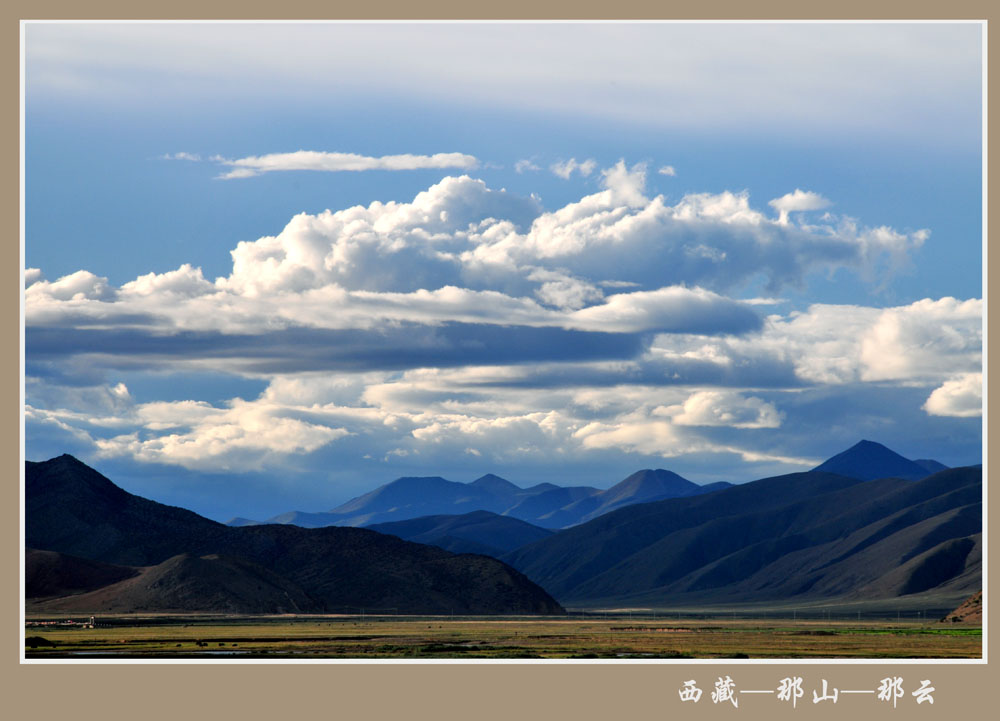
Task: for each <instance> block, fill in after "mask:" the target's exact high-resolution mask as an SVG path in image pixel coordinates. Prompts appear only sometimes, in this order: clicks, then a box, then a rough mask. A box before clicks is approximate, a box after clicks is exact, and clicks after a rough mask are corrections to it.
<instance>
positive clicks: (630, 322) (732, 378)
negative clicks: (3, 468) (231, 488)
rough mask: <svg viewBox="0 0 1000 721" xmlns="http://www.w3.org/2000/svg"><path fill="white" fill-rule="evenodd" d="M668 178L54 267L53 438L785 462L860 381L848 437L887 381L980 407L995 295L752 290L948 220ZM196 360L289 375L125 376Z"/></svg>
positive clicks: (105, 450) (418, 456)
mask: <svg viewBox="0 0 1000 721" xmlns="http://www.w3.org/2000/svg"><path fill="white" fill-rule="evenodd" d="M264 157H266V156H264ZM397 157H414V156H397ZM253 160H254V162H253V163H248V164H247V165H246V166H245V167H246V168H248V169H251V170H254V172H257V171H258V170H260V171H261V172H265V170H261V169H266V167H267V164H266V163H263V162H257V161H260V160H261V159H260V158H257V159H253ZM328 160H330V159H329V158H327V159H326V160H323V162H327V161H328ZM283 162H284V161H281V160H279V161H276V163H277V164H276V165H275V166H274V167H279V166H281V165H282V163H283ZM331 162H333V161H331ZM282 167H287V165H286V166H282ZM579 170H580V168H579V167H576V168H575V169H574V170H573V171H569V172H577V171H579ZM592 170H593V168H592V169H591V171H592ZM645 172H646V171H645V168H644V167H643V166H641V165H637V166H632V167H629V166H627V165H626V164H625V163H624V162H623V161H622V162H619V163H617V164H616V165H614V166H612V167H610V168H606V169H604V170H602V171H601V173H600V175H599V182H600V190H599V191H598V192H596V193H593V194H591V195H587V196H584V197H582V198H580V199H579V200H578V201H575V202H572V203H569V204H567V205H565V206H564V207H561V208H557V209H555V210H545V209H543V208H542V207H541V206H540V205H539V202H538V201H537V200H535V199H534V198H523V197H519V196H516V195H514V194H512V193H509V192H507V191H504V190H493V189H491V188H489V187H487V185H486V184H485V183H483V182H482V181H480V180H476V179H473V178H471V177H469V176H464V175H463V176H459V177H447V178H444V179H443V180H441V181H440V182H438V183H436V184H434V185H432V186H431V187H429V188H428V189H427V190H426V191H423V192H421V193H419V194H417V195H416V197H415V198H414V199H413V200H412V201H411V202H407V203H401V202H387V203H382V202H373V203H371V204H370V205H368V206H357V207H352V208H346V209H342V210H337V211H330V210H327V211H325V212H322V213H318V214H307V213H303V214H300V215H297V216H295V217H294V218H292V219H291V221H290V222H289V223H288V224H287V225H286V226H285V227H284V228H283V229H282V230H281V231H280V232H279V233H277V234H276V235H273V236H264V237H261V238H259V239H257V240H254V241H247V242H241V243H240V244H239V245H238V246H237V247H236V248H234V249H233V250H232V259H233V266H232V272H231V273H230V274H229V275H228V276H225V277H220V278H216V279H207V278H205V277H204V276H203V274H202V271H201V269H199V268H196V267H193V266H191V265H189V264H185V265H181V266H180V267H179V268H177V269H176V270H172V271H169V272H164V273H148V274H145V275H142V276H140V277H138V278H136V279H135V280H133V281H130V282H128V283H125V284H123V285H121V286H120V287H113V286H111V285H110V284H109V283H108V282H107V280H106V279H105V278H103V277H101V276H99V275H96V274H95V273H93V272H91V271H89V270H80V271H77V272H75V273H73V274H70V275H67V276H65V277H62V278H58V279H56V280H54V281H50V280H47V279H46V278H45V277H44V274H43V273H42V271H41V270H39V269H28V270H27V271H26V272H25V286H26V288H25V317H26V325H27V327H26V334H25V338H26V364H27V398H28V402H27V407H26V422H27V424H28V427H29V432H30V434H32V435H33V436H34V437H36V438H49V439H56V441H53V442H57V441H58V442H60V443H63V444H65V446H66V447H72V448H76V447H82V448H85V449H89V452H90V453H92V454H94V455H95V456H96V457H101V458H108V459H130V460H131V461H134V462H138V463H153V464H166V465H178V466H182V467H184V468H188V469H191V470H193V471H198V472H253V471H266V470H268V469H273V468H278V467H287V466H288V464H289V463H291V462H292V460H293V459H299V460H301V459H308V458H320V457H324V454H332V456H331V457H334V456H336V454H338V453H347V454H352V457H353V456H356V457H358V458H365V459H369V461H370V462H371V463H376V464H378V463H382V464H389V463H393V464H397V463H404V462H405V463H414V464H418V465H419V466H420V467H421V468H425V467H426V466H427V465H428V464H431V465H432V464H434V463H436V462H447V459H454V458H470V459H471V458H474V459H477V461H478V462H481V463H485V464H490V465H491V466H493V465H496V464H504V463H521V462H529V461H530V462H531V463H535V464H538V465H539V466H544V465H545V464H549V465H551V464H554V463H560V462H562V463H572V462H578V461H579V462H583V461H585V460H586V459H587V458H610V457H612V456H614V457H622V456H629V455H638V456H642V457H659V458H682V457H688V458H692V457H694V458H697V457H702V456H704V455H705V454H715V455H720V454H721V455H722V456H724V457H732V458H733V459H735V460H738V461H739V462H743V463H747V464H756V465H755V467H759V468H762V469H764V468H766V469H772V470H775V471H776V470H780V469H785V470H791V469H794V468H800V467H804V466H807V465H808V464H810V463H814V462H817V461H818V460H821V458H815V457H812V456H806V455H801V454H799V453H798V452H797V451H794V450H791V451H790V450H789V448H794V447H795V443H794V442H795V441H796V438H797V434H807V433H810V434H811V435H812V436H815V433H816V430H815V427H814V426H812V425H810V424H812V423H815V422H817V421H816V418H817V416H815V415H810V414H811V413H814V411H812V410H808V409H810V408H813V407H820V406H822V403H823V402H824V401H823V399H824V398H828V397H843V398H848V397H849V398H851V399H854V400H851V401H850V402H848V401H844V405H843V408H842V410H843V412H844V414H845V415H844V417H845V418H856V419H857V420H856V421H855V422H853V425H852V424H849V425H851V427H850V428H848V429H847V430H846V431H844V432H845V433H857V432H858V429H859V428H861V427H863V426H864V424H865V423H866V422H868V421H866V420H865V419H866V418H868V417H869V416H870V411H869V409H867V408H863V406H864V403H865V402H866V399H867V398H868V397H871V396H872V394H876V393H889V392H890V391H891V392H893V393H897V395H896V396H893V398H894V402H898V403H901V404H903V406H904V408H903V409H901V410H900V412H903V413H905V414H915V415H918V416H920V417H921V418H922V419H926V420H925V421H921V422H930V421H931V420H934V419H945V420H943V421H940V422H961V420H962V419H970V418H975V417H977V416H978V414H979V413H981V406H982V392H981V387H982V376H981V371H982V313H983V308H982V302H981V301H980V300H979V299H966V300H961V299H955V298H948V297H946V298H938V299H922V300H917V301H914V302H911V303H906V304H902V305H898V306H895V307H883V308H879V307H866V306H863V305H824V304H816V305H812V306H810V307H807V308H804V309H799V310H795V309H786V310H783V311H782V312H773V311H774V310H776V309H777V308H780V306H781V301H780V300H774V299H768V298H751V299H749V300H740V299H739V298H738V295H739V293H740V292H741V291H743V290H744V289H745V288H747V287H748V286H749V285H751V284H755V283H760V284H763V285H764V286H765V287H768V288H771V289H774V290H779V289H781V288H783V287H785V286H788V285H794V284H803V283H805V282H807V281H808V279H810V278H812V277H814V273H816V272H818V271H827V272H829V271H831V270H835V269H845V270H849V271H854V272H857V273H859V274H861V275H865V274H872V275H879V274H884V272H885V271H886V270H889V269H891V268H892V267H894V266H895V265H897V264H899V263H901V262H905V260H906V257H907V255H908V253H910V252H911V251H912V250H913V249H915V248H917V247H919V246H920V244H921V243H923V242H924V241H925V240H926V238H927V237H928V234H927V232H926V231H915V232H900V231H896V230H894V229H892V228H888V227H875V228H870V227H865V226H863V225H861V224H860V223H859V222H858V221H856V220H854V219H850V218H843V217H836V216H832V215H829V214H828V215H825V216H824V217H823V218H820V219H817V218H815V217H813V215H811V214H812V213H814V212H815V211H818V210H821V209H824V208H826V207H827V206H828V205H829V201H826V200H825V199H824V198H822V197H821V196H819V195H818V194H816V193H814V192H810V191H803V190H800V189H796V190H794V191H793V192H791V193H788V194H787V195H785V196H782V197H781V198H777V199H775V200H772V201H771V202H770V203H769V205H770V206H771V208H772V209H773V210H774V211H776V212H777V214H778V215H777V217H775V216H774V215H773V214H772V213H770V212H765V211H762V210H759V209H757V208H755V207H754V206H753V205H752V204H751V202H750V197H749V195H748V194H746V193H732V192H722V193H717V194H708V193H703V194H689V195H686V196H684V197H682V198H680V199H679V200H678V201H677V202H675V203H673V204H669V203H667V201H666V200H665V199H664V198H663V197H662V196H657V197H654V198H649V197H647V196H646V191H645ZM772 306H775V307H774V308H772ZM764 313H770V315H764ZM179 373H180V374H204V373H225V374H231V375H237V376H244V377H252V378H257V379H261V380H262V381H263V382H265V383H266V389H265V390H264V391H263V392H261V393H260V394H259V395H258V396H257V397H251V398H238V397H234V398H231V399H228V400H227V401H225V402H216V403H208V402H206V401H204V400H199V399H197V398H183V397H181V398H170V399H168V400H143V399H141V398H137V397H135V396H134V395H133V393H132V392H131V391H130V390H129V388H128V386H127V384H125V383H123V382H122V381H120V380H119V379H118V376H120V375H121V374H133V375H137V376H138V377H140V378H154V377H163V376H164V375H167V376H169V374H179ZM859 389H869V390H868V391H867V392H866V393H864V392H861V391H860V390H859ZM838 394H840V395H838ZM810 404H812V405H810ZM852 404H853V405H852ZM852 407H856V408H857V410H856V411H850V410H849V409H850V408H852ZM851 413H856V415H855V416H852V415H851ZM866 414H868V415H866ZM918 425H919V424H918ZM810 429H812V430H810ZM831 432H833V431H831ZM798 440H799V442H802V443H808V441H809V440H810V438H808V437H806V436H805V435H803V436H802V437H801V438H798ZM345 444H347V445H345ZM369 461H366V462H369ZM303 462H305V461H303Z"/></svg>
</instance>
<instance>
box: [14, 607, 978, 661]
mask: <svg viewBox="0 0 1000 721" xmlns="http://www.w3.org/2000/svg"><path fill="white" fill-rule="evenodd" d="M29 620H32V619H29ZM77 620H80V621H83V620H85V619H83V618H80V619H77ZM25 637H26V639H29V640H28V641H27V642H26V649H25V656H26V658H28V659H34V658H67V657H68V658H88V657H90V658H107V657H118V658H215V659H233V658H268V659H281V658H295V659H302V658H307V659H324V658H340V659H382V658H385V659H392V658H411V659H412V658H416V659H420V658H438V659H442V658H443V659H469V660H473V659H503V658H507V659H509V658H543V659H574V658H597V659H619V658H649V659H657V658H666V659H670V658H679V659H682V658H831V659H838V658H845V659H846V658H979V657H981V655H982V629H981V627H980V626H969V625H966V624H961V625H959V624H943V623H938V622H937V621H936V620H925V619H904V620H901V621H885V620H879V621H870V622H869V621H855V620H851V621H846V620H834V621H830V620H829V619H815V620H801V619H800V620H791V619H732V618H697V619H682V620H678V619H670V618H663V617H662V616H661V617H660V618H658V619H654V618H649V617H644V618H634V617H631V616H629V615H610V616H603V617H599V618H594V617H568V618H541V617H472V616H469V617H450V616H448V617H404V616H365V615H357V616H319V617H317V616H305V617H303V616H296V617H293V616H289V617H206V616H144V617H138V616H131V617H123V616H119V617H109V618H98V623H97V626H96V627H95V628H80V627H69V626H45V627H29V628H26V629H25ZM39 638H41V639H44V640H43V641H38V640H37V639H39Z"/></svg>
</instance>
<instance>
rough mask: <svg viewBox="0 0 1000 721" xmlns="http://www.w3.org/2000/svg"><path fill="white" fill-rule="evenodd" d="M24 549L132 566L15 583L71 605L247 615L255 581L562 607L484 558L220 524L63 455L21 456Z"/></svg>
mask: <svg viewBox="0 0 1000 721" xmlns="http://www.w3.org/2000/svg"><path fill="white" fill-rule="evenodd" d="M25 545H26V546H27V547H29V548H34V549H40V550H43V551H55V552H58V553H60V554H66V555H70V556H76V557H78V559H84V560H85V561H96V562H100V563H101V564H114V565H117V566H131V567H143V568H142V569H141V570H139V569H133V571H134V572H130V575H131V576H133V577H130V578H125V579H122V580H118V581H117V583H116V585H117V586H118V589H112V590H110V591H109V590H108V589H109V588H110V586H109V585H106V586H103V587H98V586H97V580H96V578H95V579H94V580H93V581H92V582H83V583H81V582H79V581H76V580H74V581H69V580H67V581H65V582H63V581H61V580H60V579H55V580H53V579H49V580H46V581H45V582H44V583H43V582H41V581H40V580H39V581H36V580H35V579H34V578H28V579H27V585H28V586H29V587H31V588H33V589H34V588H36V585H37V587H38V588H40V589H58V588H59V586H60V584H62V586H63V587H64V588H67V587H69V586H73V588H70V589H69V590H77V589H78V590H80V591H87V596H88V598H83V596H80V597H78V598H77V599H76V601H78V602H81V603H85V602H93V603H97V602H98V601H100V602H101V603H104V602H105V601H107V602H108V603H111V601H110V600H109V599H111V598H118V599H119V600H118V601H115V603H120V604H122V607H123V608H124V607H129V608H138V607H139V606H141V607H142V608H143V609H144V610H178V609H186V610H191V609H194V608H198V609H199V610H218V609H220V608H225V609H228V610H230V611H233V612H235V611H236V610H237V609H242V611H241V612H246V613H255V612H259V610H260V606H259V605H256V604H257V600H256V599H255V597H254V596H253V594H249V595H248V589H257V588H260V589H262V592H261V597H260V602H261V603H262V604H263V605H264V606H266V607H275V604H279V602H280V606H281V607H282V608H285V609H295V608H299V609H309V610H321V611H327V612H333V611H344V610H350V609H354V610H356V609H357V608H360V607H366V608H396V609H397V610H398V611H399V612H401V613H402V612H409V613H449V612H452V611H454V612H457V613H510V612H522V613H562V609H561V607H560V606H559V605H558V604H557V603H556V602H555V601H554V600H553V599H552V598H551V597H550V596H549V595H548V594H546V593H545V592H544V591H543V590H542V589H541V588H539V587H538V586H536V585H535V584H534V583H532V582H531V581H529V580H528V579H527V578H525V577H524V576H523V575H522V574H520V573H519V572H517V571H515V570H514V569H512V568H510V567H509V566H506V565H505V564H503V563H501V562H499V561H497V560H495V559H493V558H488V557H485V556H474V555H455V554H453V553H449V552H448V551H445V550H443V549H440V548H436V547H433V546H426V545H421V544H417V543H410V542H408V541H403V540H401V539H399V538H396V537H393V536H388V535H384V534H380V533H376V532H375V531H369V530H365V529H360V528H321V529H304V528H300V527H297V526H282V525H262V526H248V527H244V528H232V527H229V526H225V525H223V524H220V523H216V522H214V521H210V520H208V519H206V518H202V517H201V516H199V515H197V514H195V513H192V512H191V511H186V510H184V509H182V508H175V507H171V506H165V505H163V504H160V503H156V502H155V501H150V500H147V499H144V498H140V497H138V496H134V495H132V494H130V493H127V492H126V491H124V490H122V489H121V488H118V487H117V486H115V485H114V484H113V483H112V482H111V481H109V480H108V479H107V478H105V477H104V476H102V475H101V474H100V473H98V472H97V471H95V470H94V469H92V468H89V467H88V466H86V465H85V464H83V463H81V462H80V461H78V460H77V459H75V458H73V457H72V456H66V455H64V456H60V457H59V458H54V459H52V460H49V461H45V462H43V463H31V462H28V463H26V464H25ZM47 563H48V564H49V567H58V566H59V565H60V564H65V566H66V567H72V568H73V569H75V570H74V571H73V572H74V573H78V572H79V573H83V574H84V575H87V574H88V573H91V571H87V570H86V569H82V567H81V565H80V564H78V563H77V562H76V560H70V561H67V560H66V559H52V558H49V560H48V561H47ZM39 565H41V564H39ZM30 568H31V567H29V569H30ZM93 573H94V574H97V573H103V574H108V575H109V578H110V577H113V576H114V574H115V573H118V572H115V571H114V570H113V569H107V568H104V567H96V570H94V571H93ZM120 573H122V574H124V573H125V571H121V572H120ZM137 574H141V575H137ZM33 584H34V585H33ZM90 586H93V588H89V587H90ZM150 589H158V590H150ZM102 591H106V593H102ZM116 592H120V593H121V595H120V596H116V595H115V593H116ZM241 599H242V600H241ZM282 599H283V600H282ZM76 601H74V603H75V602H76ZM67 603H69V601H67ZM102 607H103V606H102ZM76 608H77V610H101V609H100V608H93V609H83V608H80V607H76Z"/></svg>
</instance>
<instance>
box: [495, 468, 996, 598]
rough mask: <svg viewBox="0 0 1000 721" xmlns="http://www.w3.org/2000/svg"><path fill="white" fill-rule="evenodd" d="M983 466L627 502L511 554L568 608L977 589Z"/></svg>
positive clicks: (769, 482) (796, 478) (809, 478)
mask: <svg viewBox="0 0 1000 721" xmlns="http://www.w3.org/2000/svg"><path fill="white" fill-rule="evenodd" d="M981 531H982V471H981V469H980V468H978V467H971V468H959V469H951V470H946V471H942V472H939V473H936V474H934V475H931V476H929V477H927V478H925V479H923V480H920V481H916V482H914V481H905V480H900V479H881V480H874V481H860V480H859V479H857V478H848V477H845V476H839V475H835V474H831V473H823V472H818V471H810V472H807V473H794V474H790V475H786V476H778V477H775V478H767V479H763V480H759V481H754V482H751V483H746V484H742V485H739V486H733V487H731V488H727V489H723V490H721V491H718V492H716V493H713V494H710V495H702V496H695V497H691V498H678V499H671V500H666V501H658V502H655V503H647V504H641V505H636V506H629V507H627V508H623V509H620V510H617V511H613V512H611V513H608V514H606V515H603V516H601V517H599V518H597V519H595V520H593V521H590V522H588V523H585V524H583V525H580V526H576V527H574V528H570V529H567V530H565V531H562V532H560V533H558V534H556V535H555V536H553V537H551V538H549V539H545V540H542V541H539V542H536V543H533V544H529V545H527V546H525V547H523V548H520V549H518V550H516V551H514V552H512V553H511V554H508V555H506V556H504V557H503V559H504V560H506V561H508V562H509V563H510V564H511V565H513V566H514V567H515V568H518V569H520V570H521V571H523V572H524V573H525V574H527V575H528V576H529V577H530V578H532V579H533V580H535V581H536V582H538V583H540V584H542V585H544V586H545V588H546V589H548V590H549V591H550V592H551V593H552V594H553V595H554V596H555V597H556V598H559V599H560V600H561V601H562V602H563V603H571V604H574V605H596V604H605V603H625V602H628V603H644V604H675V603H687V602H696V603H714V602H750V601H787V600H791V599H797V598H801V599H809V598H833V597H837V598H843V597H853V598H859V599H860V598H891V597H895V596H900V595H908V594H915V593H922V592H929V591H932V590H934V591H939V592H947V593H950V594H958V595H962V594H964V595H968V593H969V592H971V591H972V590H975V589H977V588H980V587H981V569H982V565H981V563H982V561H981V556H982V541H981Z"/></svg>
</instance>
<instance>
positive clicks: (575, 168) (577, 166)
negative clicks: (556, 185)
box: [549, 158, 597, 180]
mask: <svg viewBox="0 0 1000 721" xmlns="http://www.w3.org/2000/svg"><path fill="white" fill-rule="evenodd" d="M595 168H597V161H596V160H594V159H593V158H588V159H587V160H583V161H579V162H578V161H577V159H576V158H570V159H569V160H561V161H559V162H556V163H553V164H552V165H550V166H549V170H551V171H552V172H553V173H554V174H555V175H558V176H559V177H560V178H562V179H563V180H569V176H571V175H572V174H573V173H579V174H580V175H582V176H583V177H587V176H588V175H590V174H591V173H593V172H594V169H595Z"/></svg>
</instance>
